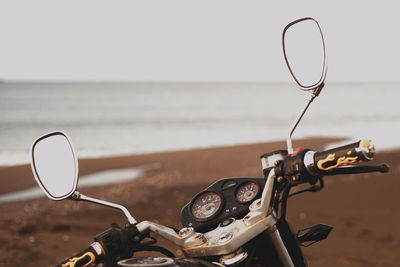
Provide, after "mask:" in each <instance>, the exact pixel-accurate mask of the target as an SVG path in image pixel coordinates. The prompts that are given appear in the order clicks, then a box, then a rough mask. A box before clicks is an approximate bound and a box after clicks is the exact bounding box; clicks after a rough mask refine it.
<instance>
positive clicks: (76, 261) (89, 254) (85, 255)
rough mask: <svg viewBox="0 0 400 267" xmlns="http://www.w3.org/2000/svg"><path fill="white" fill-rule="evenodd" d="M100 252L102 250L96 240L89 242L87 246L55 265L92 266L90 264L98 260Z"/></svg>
mask: <svg viewBox="0 0 400 267" xmlns="http://www.w3.org/2000/svg"><path fill="white" fill-rule="evenodd" d="M102 254H103V252H102V247H101V245H100V244H99V243H98V242H95V243H93V244H91V245H90V246H89V247H88V248H86V249H84V250H82V251H81V252H79V253H77V254H75V255H74V256H72V257H70V258H67V259H66V260H64V261H63V262H61V263H59V264H57V265H56V267H84V266H92V264H94V263H96V262H98V261H99V260H100V257H101V256H102Z"/></svg>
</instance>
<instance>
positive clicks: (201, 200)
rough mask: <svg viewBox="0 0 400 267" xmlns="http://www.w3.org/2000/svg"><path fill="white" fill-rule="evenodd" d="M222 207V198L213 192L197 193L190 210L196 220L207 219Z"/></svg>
mask: <svg viewBox="0 0 400 267" xmlns="http://www.w3.org/2000/svg"><path fill="white" fill-rule="evenodd" d="M221 209H222V198H221V196H220V195H218V194H217V193H214V192H205V193H203V194H201V195H199V196H198V197H197V198H196V199H195V201H194V202H193V204H192V208H191V212H192V215H193V217H194V219H195V220H196V221H207V220H209V219H211V218H212V217H213V216H214V215H217V214H218V213H219V211H220V210H221Z"/></svg>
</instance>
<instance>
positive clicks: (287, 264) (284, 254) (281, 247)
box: [267, 226, 295, 267]
mask: <svg viewBox="0 0 400 267" xmlns="http://www.w3.org/2000/svg"><path fill="white" fill-rule="evenodd" d="M267 234H268V236H269V238H270V240H271V242H272V244H273V246H274V247H275V249H276V252H277V254H278V257H279V259H280V261H281V263H282V266H284V267H295V266H294V264H293V262H292V259H291V258H290V255H289V252H288V251H287V249H286V246H285V244H284V243H283V241H282V238H281V236H280V235H279V231H278V228H276V226H273V227H270V228H269V229H268V230H267Z"/></svg>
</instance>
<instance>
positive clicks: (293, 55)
mask: <svg viewBox="0 0 400 267" xmlns="http://www.w3.org/2000/svg"><path fill="white" fill-rule="evenodd" d="M282 45H283V53H284V56H285V60H286V64H287V65H288V68H289V70H290V73H291V74H292V76H293V78H294V79H295V81H296V83H297V85H298V86H299V87H300V88H301V89H303V90H312V89H315V88H317V87H318V86H320V85H321V84H322V83H323V82H324V80H325V75H326V53H325V43H324V38H323V35H322V31H321V28H320V27H319V24H318V22H317V21H316V20H314V19H313V18H303V19H299V20H296V21H293V22H292V23H290V24H289V25H287V26H286V27H285V29H284V31H283V35H282Z"/></svg>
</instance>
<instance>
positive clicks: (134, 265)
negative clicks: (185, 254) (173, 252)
mask: <svg viewBox="0 0 400 267" xmlns="http://www.w3.org/2000/svg"><path fill="white" fill-rule="evenodd" d="M117 266H118V267H181V266H182V267H215V265H213V264H210V263H208V262H206V261H202V260H199V259H176V258H168V257H143V258H131V259H126V260H121V261H119V262H118V265H117Z"/></svg>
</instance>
